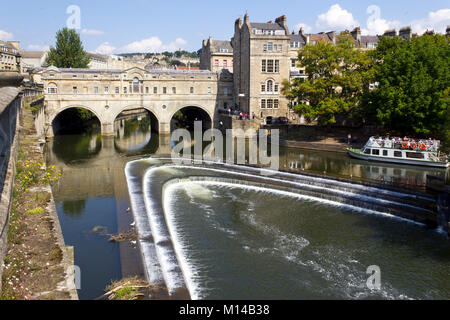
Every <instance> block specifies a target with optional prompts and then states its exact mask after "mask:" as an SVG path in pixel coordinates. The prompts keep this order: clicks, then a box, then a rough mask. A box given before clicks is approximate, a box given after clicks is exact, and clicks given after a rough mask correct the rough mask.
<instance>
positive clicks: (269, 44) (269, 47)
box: [267, 42, 273, 51]
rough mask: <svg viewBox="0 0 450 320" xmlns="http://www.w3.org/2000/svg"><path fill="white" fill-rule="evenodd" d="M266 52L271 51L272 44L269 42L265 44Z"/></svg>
mask: <svg viewBox="0 0 450 320" xmlns="http://www.w3.org/2000/svg"><path fill="white" fill-rule="evenodd" d="M267 50H269V51H273V43H272V42H269V43H268V44H267Z"/></svg>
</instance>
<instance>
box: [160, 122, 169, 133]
mask: <svg viewBox="0 0 450 320" xmlns="http://www.w3.org/2000/svg"><path fill="white" fill-rule="evenodd" d="M159 134H160V135H170V122H160V123H159Z"/></svg>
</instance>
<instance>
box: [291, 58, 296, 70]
mask: <svg viewBox="0 0 450 320" xmlns="http://www.w3.org/2000/svg"><path fill="white" fill-rule="evenodd" d="M291 67H292V68H295V67H297V60H296V59H291Z"/></svg>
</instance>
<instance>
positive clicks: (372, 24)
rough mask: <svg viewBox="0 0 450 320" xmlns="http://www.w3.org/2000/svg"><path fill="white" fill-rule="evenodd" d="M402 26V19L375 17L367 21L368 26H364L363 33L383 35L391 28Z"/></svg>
mask: <svg viewBox="0 0 450 320" xmlns="http://www.w3.org/2000/svg"><path fill="white" fill-rule="evenodd" d="M401 26H402V24H401V22H400V21H388V20H385V19H381V18H378V19H373V20H369V21H367V27H366V28H362V30H361V33H362V34H363V35H372V36H375V35H382V34H384V32H385V31H387V30H391V29H397V31H398V29H400V28H401Z"/></svg>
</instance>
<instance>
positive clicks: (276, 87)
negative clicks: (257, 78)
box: [274, 83, 279, 93]
mask: <svg viewBox="0 0 450 320" xmlns="http://www.w3.org/2000/svg"><path fill="white" fill-rule="evenodd" d="M274 88H275V90H274V92H275V93H278V90H279V85H278V83H275V86H274Z"/></svg>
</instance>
